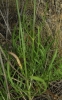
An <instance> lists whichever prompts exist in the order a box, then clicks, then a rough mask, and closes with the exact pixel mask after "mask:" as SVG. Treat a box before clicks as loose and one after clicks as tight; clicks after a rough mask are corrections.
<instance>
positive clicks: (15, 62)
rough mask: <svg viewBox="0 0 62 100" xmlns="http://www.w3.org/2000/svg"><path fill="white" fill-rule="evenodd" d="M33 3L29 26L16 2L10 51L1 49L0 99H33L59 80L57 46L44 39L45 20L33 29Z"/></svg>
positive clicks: (61, 73)
mask: <svg viewBox="0 0 62 100" xmlns="http://www.w3.org/2000/svg"><path fill="white" fill-rule="evenodd" d="M33 4H34V8H33V9H34V10H33V18H32V19H31V20H30V21H29V22H30V23H29V25H28V22H26V17H27V16H26V15H25V12H24V13H23V15H22V17H20V12H19V6H18V1H17V0H16V5H17V6H16V7H17V13H18V27H17V26H15V28H14V31H13V33H12V38H11V41H12V49H11V51H7V50H6V49H3V48H2V47H1V46H0V66H1V67H0V84H1V88H0V99H1V100H34V98H35V97H37V96H40V95H41V94H43V93H45V92H46V90H47V88H48V86H49V83H50V82H52V81H55V80H60V79H61V78H62V58H59V54H58V47H57V45H56V47H55V48H53V45H54V42H55V41H56V40H55V39H53V38H52V36H51V35H50V36H49V35H48V36H47V37H45V38H44V40H43V37H42V36H41V32H42V30H43V26H44V24H45V18H43V19H42V23H41V25H40V26H38V27H37V30H36V28H35V22H36V0H34V1H33ZM25 9H26V7H25ZM25 9H24V10H25ZM56 39H57V38H56Z"/></svg>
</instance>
